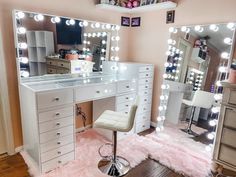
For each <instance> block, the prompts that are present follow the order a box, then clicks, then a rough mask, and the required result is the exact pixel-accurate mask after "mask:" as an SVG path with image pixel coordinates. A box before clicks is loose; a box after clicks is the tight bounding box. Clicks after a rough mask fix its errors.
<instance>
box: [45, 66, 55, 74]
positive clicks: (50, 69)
mask: <svg viewBox="0 0 236 177" xmlns="http://www.w3.org/2000/svg"><path fill="white" fill-rule="evenodd" d="M47 73H48V74H56V73H57V70H56V69H55V68H50V67H48V68H47Z"/></svg>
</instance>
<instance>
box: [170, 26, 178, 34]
mask: <svg viewBox="0 0 236 177" xmlns="http://www.w3.org/2000/svg"><path fill="white" fill-rule="evenodd" d="M169 32H170V33H177V32H178V30H177V29H176V28H174V27H170V28H169Z"/></svg>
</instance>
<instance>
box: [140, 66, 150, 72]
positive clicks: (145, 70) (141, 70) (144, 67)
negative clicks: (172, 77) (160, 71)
mask: <svg viewBox="0 0 236 177" xmlns="http://www.w3.org/2000/svg"><path fill="white" fill-rule="evenodd" d="M147 71H151V72H152V71H153V66H151V65H146V66H141V67H140V68H139V72H147Z"/></svg>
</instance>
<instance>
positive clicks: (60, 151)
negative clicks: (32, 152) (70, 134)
mask: <svg viewBox="0 0 236 177" xmlns="http://www.w3.org/2000/svg"><path fill="white" fill-rule="evenodd" d="M74 147H75V146H74V144H73V143H71V144H67V145H65V146H62V147H59V148H57V149H54V150H51V151H48V152H45V153H42V154H41V162H46V161H49V160H51V159H54V158H56V157H59V156H61V155H64V154H67V153H69V152H71V151H74Z"/></svg>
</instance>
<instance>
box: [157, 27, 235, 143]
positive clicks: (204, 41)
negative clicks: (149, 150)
mask: <svg viewBox="0 0 236 177" xmlns="http://www.w3.org/2000/svg"><path fill="white" fill-rule="evenodd" d="M169 31H170V34H171V35H170V39H169V40H168V44H169V47H168V51H167V52H166V55H167V61H166V63H165V74H164V75H163V78H164V81H163V85H162V95H161V97H160V106H159V117H158V122H159V123H158V125H159V126H158V128H157V130H162V129H164V126H163V125H164V123H165V125H168V123H171V124H174V125H175V126H177V127H178V128H179V129H181V130H182V131H183V133H187V134H189V135H190V136H191V137H192V138H193V139H194V140H196V141H200V142H202V143H205V144H209V143H210V145H211V146H213V145H212V144H211V143H213V139H214V135H215V128H216V124H217V119H218V114H219V111H220V110H219V101H220V100H221V98H222V87H221V84H220V81H221V80H224V79H227V75H228V74H227V71H228V66H229V65H230V63H231V60H232V59H231V58H232V56H231V49H232V43H233V38H234V32H235V28H233V26H232V25H230V23H229V24H211V25H196V26H182V27H180V28H175V27H171V28H170V29H169ZM176 115H178V116H176Z"/></svg>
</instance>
